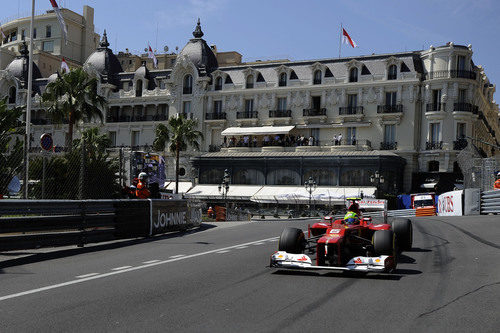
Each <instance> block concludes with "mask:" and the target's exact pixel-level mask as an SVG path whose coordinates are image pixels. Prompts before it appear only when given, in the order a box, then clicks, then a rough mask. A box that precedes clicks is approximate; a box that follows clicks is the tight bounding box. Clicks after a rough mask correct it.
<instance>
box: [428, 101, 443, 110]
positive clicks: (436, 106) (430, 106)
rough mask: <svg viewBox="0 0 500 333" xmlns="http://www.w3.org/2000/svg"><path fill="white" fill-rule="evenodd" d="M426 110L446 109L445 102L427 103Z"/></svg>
mask: <svg viewBox="0 0 500 333" xmlns="http://www.w3.org/2000/svg"><path fill="white" fill-rule="evenodd" d="M426 111H427V112H436V111H446V103H437V104H435V103H429V104H427V105H426Z"/></svg>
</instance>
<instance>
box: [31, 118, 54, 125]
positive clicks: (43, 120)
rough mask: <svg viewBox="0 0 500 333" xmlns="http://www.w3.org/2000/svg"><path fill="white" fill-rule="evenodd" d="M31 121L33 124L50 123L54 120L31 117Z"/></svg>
mask: <svg viewBox="0 0 500 333" xmlns="http://www.w3.org/2000/svg"><path fill="white" fill-rule="evenodd" d="M31 123H32V124H33V125H50V124H52V121H51V120H50V119H40V118H33V119H31Z"/></svg>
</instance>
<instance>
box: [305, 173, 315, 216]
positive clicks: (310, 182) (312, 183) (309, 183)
mask: <svg viewBox="0 0 500 333" xmlns="http://www.w3.org/2000/svg"><path fill="white" fill-rule="evenodd" d="M304 186H305V187H306V190H307V192H309V217H310V216H311V200H312V193H313V192H314V190H316V186H317V184H316V182H315V181H314V179H313V177H309V179H308V180H306V182H305V184H304Z"/></svg>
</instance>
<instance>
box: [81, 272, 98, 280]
mask: <svg viewBox="0 0 500 333" xmlns="http://www.w3.org/2000/svg"><path fill="white" fill-rule="evenodd" d="M95 275H99V273H89V274H83V275H78V276H75V277H76V278H77V279H83V278H86V277H90V276H95Z"/></svg>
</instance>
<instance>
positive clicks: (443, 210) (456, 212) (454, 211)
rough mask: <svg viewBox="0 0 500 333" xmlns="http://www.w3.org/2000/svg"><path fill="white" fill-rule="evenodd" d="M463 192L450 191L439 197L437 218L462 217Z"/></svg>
mask: <svg viewBox="0 0 500 333" xmlns="http://www.w3.org/2000/svg"><path fill="white" fill-rule="evenodd" d="M462 197H463V191H462V190H460V191H451V192H446V193H443V194H440V195H439V199H438V216H462V215H463V207H462Z"/></svg>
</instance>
